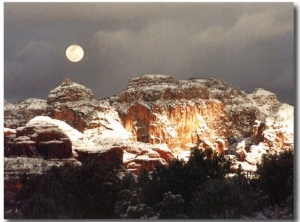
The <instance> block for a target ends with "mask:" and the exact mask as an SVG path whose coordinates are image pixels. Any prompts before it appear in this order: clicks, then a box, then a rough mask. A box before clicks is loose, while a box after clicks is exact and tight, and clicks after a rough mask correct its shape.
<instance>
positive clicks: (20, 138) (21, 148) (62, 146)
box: [8, 121, 72, 159]
mask: <svg viewBox="0 0 300 222" xmlns="http://www.w3.org/2000/svg"><path fill="white" fill-rule="evenodd" d="M16 131H17V133H16V139H15V140H14V141H13V143H12V149H11V151H10V152H8V156H23V155H25V156H28V157H33V156H36V155H41V156H43V157H44V158H45V159H51V158H70V157H71V156H72V144H71V141H70V139H69V137H68V136H67V135H66V134H65V133H64V132H63V131H62V130H60V129H59V128H58V126H57V125H54V124H52V123H49V122H43V121H32V122H29V123H27V124H26V125H25V126H24V127H19V128H17V130H16Z"/></svg>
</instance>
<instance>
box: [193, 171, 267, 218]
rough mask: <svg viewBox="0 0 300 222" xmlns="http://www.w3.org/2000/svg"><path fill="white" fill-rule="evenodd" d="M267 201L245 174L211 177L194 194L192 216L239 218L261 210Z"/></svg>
mask: <svg viewBox="0 0 300 222" xmlns="http://www.w3.org/2000/svg"><path fill="white" fill-rule="evenodd" d="M266 203H267V201H266V200H265V199H264V198H261V197H260V195H259V193H258V192H257V191H256V190H254V189H253V188H252V187H251V186H250V184H249V181H248V180H247V179H246V178H245V177H244V176H243V175H238V176H235V177H233V178H228V179H225V178H223V179H210V180H207V181H206V182H205V183H203V184H202V186H201V188H200V189H199V190H198V191H196V192H195V193H194V194H193V199H192V203H191V205H192V210H191V217H192V218H198V219H199V218H201V219H237V218H240V216H241V215H250V214H251V213H252V212H254V211H256V210H260V209H261V208H262V207H263V206H264V204H266Z"/></svg>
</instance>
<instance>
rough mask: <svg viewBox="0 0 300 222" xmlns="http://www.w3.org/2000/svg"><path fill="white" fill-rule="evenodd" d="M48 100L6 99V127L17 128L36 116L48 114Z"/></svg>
mask: <svg viewBox="0 0 300 222" xmlns="http://www.w3.org/2000/svg"><path fill="white" fill-rule="evenodd" d="M46 105H47V102H46V100H42V99H35V98H31V99H26V100H24V101H22V102H18V103H10V102H8V101H6V100H5V101H4V127H7V128H13V129H16V128H17V127H20V126H23V125H25V124H26V123H27V122H28V121H29V120H30V119H32V118H33V117H35V116H41V115H46Z"/></svg>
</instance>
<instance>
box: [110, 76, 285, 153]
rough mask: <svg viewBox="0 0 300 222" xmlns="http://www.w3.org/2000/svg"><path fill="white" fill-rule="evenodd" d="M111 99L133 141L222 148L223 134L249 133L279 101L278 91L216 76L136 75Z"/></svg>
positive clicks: (225, 137)
mask: <svg viewBox="0 0 300 222" xmlns="http://www.w3.org/2000/svg"><path fill="white" fill-rule="evenodd" d="M110 103H111V104H112V106H113V107H115V108H116V110H117V111H118V112H119V115H120V118H121V120H122V123H123V125H124V127H125V129H127V130H128V131H129V132H131V133H132V135H133V137H134V139H135V140H137V141H140V142H146V143H151V144H157V143H166V144H167V145H168V146H169V147H170V148H171V149H174V148H177V147H180V148H184V149H188V148H189V147H191V146H195V145H196V144H197V143H198V142H201V141H204V142H205V144H206V146H210V147H212V148H213V149H219V148H220V141H218V139H219V138H221V139H222V140H227V141H229V142H230V141H231V140H232V139H236V138H238V137H249V136H251V135H252V125H253V124H254V121H255V120H256V119H265V118H266V117H267V116H269V115H270V114H271V115H272V114H273V113H276V111H277V110H278V108H279V106H280V103H279V102H278V101H277V99H276V96H275V95H274V94H272V93H270V92H267V91H264V90H262V89H258V90H256V91H255V92H254V93H253V94H247V93H246V92H244V91H241V90H235V89H233V88H231V87H229V86H228V85H227V84H225V83H223V82H220V81H218V80H215V79H190V80H175V79H174V78H172V77H171V76H163V75H145V76H142V77H140V78H135V79H132V80H131V81H130V82H129V84H128V87H127V88H126V89H125V90H124V92H122V93H121V94H120V95H119V96H117V97H116V98H112V99H111V101H110ZM227 143H228V142H227ZM227 143H226V142H225V143H224V144H225V145H226V144H227ZM225 149H226V147H225Z"/></svg>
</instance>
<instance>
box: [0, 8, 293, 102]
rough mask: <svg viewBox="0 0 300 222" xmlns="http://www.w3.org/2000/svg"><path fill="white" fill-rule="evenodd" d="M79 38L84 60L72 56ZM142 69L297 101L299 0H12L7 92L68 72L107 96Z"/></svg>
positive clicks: (20, 93)
mask: <svg viewBox="0 0 300 222" xmlns="http://www.w3.org/2000/svg"><path fill="white" fill-rule="evenodd" d="M74 43H75V44H79V45H81V46H82V47H83V49H84V50H85V57H84V58H83V60H81V61H80V62H78V63H71V62H70V61H68V60H67V58H66V56H65V50H66V48H67V47H68V46H69V45H70V44H74ZM144 74H166V75H172V76H174V77H175V78H177V79H188V78H190V77H197V78H216V79H219V80H222V81H225V82H227V83H228V84H229V85H230V86H232V87H239V88H241V89H243V90H245V91H247V92H252V91H253V90H254V89H255V88H259V87H260V88H265V89H267V90H269V91H272V92H274V93H276V94H277V96H278V98H279V100H280V101H282V102H288V103H293V101H294V99H295V93H294V6H293V3H5V4H4V98H5V99H7V100H9V101H14V102H15V101H20V100H23V99H26V98H30V97H35V98H42V99H46V98H47V95H48V93H49V91H50V90H52V89H53V88H55V87H57V86H58V85H60V83H61V81H62V79H63V78H64V77H69V78H71V79H72V80H73V81H75V82H78V83H80V84H83V85H85V86H87V87H88V88H91V89H92V90H93V92H94V94H95V96H96V98H97V99H101V98H104V97H107V96H110V95H114V94H118V93H120V92H121V91H122V90H123V89H124V88H125V87H126V85H127V83H128V81H129V80H130V79H131V78H133V77H138V76H141V75H144Z"/></svg>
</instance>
